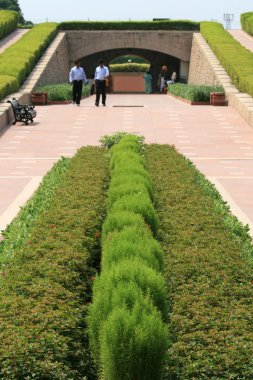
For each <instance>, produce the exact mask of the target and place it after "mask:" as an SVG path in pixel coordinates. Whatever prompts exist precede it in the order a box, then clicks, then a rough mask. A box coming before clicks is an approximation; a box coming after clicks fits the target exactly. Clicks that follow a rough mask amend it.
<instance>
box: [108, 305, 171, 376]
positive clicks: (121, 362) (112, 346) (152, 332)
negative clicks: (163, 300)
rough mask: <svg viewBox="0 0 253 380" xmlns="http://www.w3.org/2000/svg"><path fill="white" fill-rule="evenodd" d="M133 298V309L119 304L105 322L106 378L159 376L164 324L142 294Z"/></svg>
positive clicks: (165, 342)
mask: <svg viewBox="0 0 253 380" xmlns="http://www.w3.org/2000/svg"><path fill="white" fill-rule="evenodd" d="M136 301H137V302H136V303H135V305H134V308H133V310H132V311H130V310H129V309H127V308H124V307H118V309H115V310H114V311H113V312H112V314H110V316H109V318H108V319H107V321H106V322H105V325H104V329H103V334H102V337H101V341H102V361H103V363H105V365H104V373H105V378H106V379H112V380H113V379H115V380H116V379H121V380H130V379H143V380H150V379H152V380H159V379H160V378H161V377H160V376H161V367H162V363H163V360H164V356H165V351H166V348H167V339H166V334H167V331H166V327H165V326H164V324H163V323H162V321H161V316H160V314H159V313H158V312H157V310H155V309H154V308H153V307H150V306H149V305H148V303H147V302H145V301H144V300H142V299H141V298H140V299H137V300H136ZM143 363H145V365H143Z"/></svg>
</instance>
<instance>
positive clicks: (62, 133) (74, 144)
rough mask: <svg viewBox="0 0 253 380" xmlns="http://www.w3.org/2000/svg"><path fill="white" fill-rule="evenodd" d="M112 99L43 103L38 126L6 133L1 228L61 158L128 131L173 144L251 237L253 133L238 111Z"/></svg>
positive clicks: (0, 167) (145, 98) (0, 159)
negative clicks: (102, 102)
mask: <svg viewBox="0 0 253 380" xmlns="http://www.w3.org/2000/svg"><path fill="white" fill-rule="evenodd" d="M107 100H108V102H107V107H101V106H100V107H95V106H94V96H92V97H89V98H86V99H84V100H83V101H82V103H81V106H80V107H76V106H74V105H72V104H69V105H51V106H37V107H36V109H37V113H38V115H37V118H36V119H35V122H34V124H33V125H31V124H29V125H25V124H22V123H17V124H16V125H15V126H13V125H12V126H9V127H8V128H6V129H5V130H4V131H3V132H2V135H1V138H0V230H1V229H4V228H5V226H6V225H7V224H8V223H9V222H10V221H11V219H12V218H13V217H14V216H15V215H16V213H17V212H18V210H19V207H20V206H21V205H23V204H24V202H25V201H26V199H28V198H29V197H30V196H31V194H32V193H33V191H34V190H35V189H36V187H37V186H38V184H39V182H40V181H41V179H42V177H43V176H44V175H45V174H46V172H47V171H48V170H49V169H50V168H51V167H52V165H53V163H54V162H56V161H57V160H58V159H59V158H60V157H61V156H69V157H71V156H73V155H74V154H75V152H76V150H77V149H78V148H79V147H81V146H83V145H97V144H99V139H100V137H101V136H103V135H105V134H112V133H114V132H117V131H126V132H130V133H137V134H141V135H144V136H145V141H146V142H147V143H160V144H165V143H166V144H174V145H175V146H176V148H177V149H178V151H179V152H181V153H182V154H184V155H185V156H186V157H187V158H189V159H190V160H192V161H193V162H194V164H195V165H196V166H197V167H198V169H199V170H200V171H201V172H202V173H204V174H205V175H206V176H207V177H208V178H209V179H210V180H211V181H212V182H213V183H214V184H215V185H216V187H217V188H218V190H219V191H220V192H221V194H222V196H223V198H224V199H225V200H227V201H228V202H229V204H230V206H231V210H232V211H233V213H234V214H236V215H237V216H238V218H239V219H240V220H241V221H242V222H243V223H248V224H249V226H250V227H251V233H252V235H253V197H252V191H253V165H252V164H253V130H252V129H251V128H250V127H249V125H248V124H247V123H246V122H245V121H244V120H243V119H242V118H241V117H240V115H239V114H238V113H237V112H236V111H235V110H234V109H233V108H231V107H213V106H190V105H188V104H186V103H183V102H181V101H179V100H177V99H174V98H172V97H171V96H169V95H116V94H115V95H111V94H109V95H108V99H107ZM137 106H140V107H137ZM164 170H166V168H164Z"/></svg>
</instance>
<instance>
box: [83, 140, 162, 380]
mask: <svg viewBox="0 0 253 380" xmlns="http://www.w3.org/2000/svg"><path fill="white" fill-rule="evenodd" d="M142 149H143V146H142V144H141V143H140V142H139V138H138V137H137V136H132V135H126V136H124V137H122V138H121V140H120V142H119V143H118V144H115V145H113V147H112V148H111V150H110V154H111V159H110V169H111V176H112V180H111V183H110V187H109V191H108V206H109V210H108V215H107V218H106V220H105V222H104V224H103V233H102V271H101V273H100V275H99V276H97V277H96V278H95V280H94V288H93V303H92V304H91V305H90V307H89V315H88V326H89V336H90V343H91V347H92V351H93V355H94V358H95V360H96V362H97V365H98V366H99V367H100V368H101V373H102V376H103V378H106V379H110V380H116V379H117V380H118V379H121V380H129V379H139V380H148V379H150V378H152V380H158V379H160V375H161V363H162V362H163V359H164V355H165V351H166V348H167V345H168V343H167V331H166V326H165V324H164V320H165V318H166V315H167V301H166V296H165V294H166V290H165V282H164V279H163V276H162V275H161V273H160V271H162V269H163V253H162V251H161V249H160V247H159V244H158V243H157V242H156V241H155V240H154V238H153V236H152V233H151V229H150V227H151V228H153V230H154V231H155V230H156V229H157V225H158V221H157V217H156V215H155V212H154V208H153V205H152V202H151V198H150V196H149V191H150V187H151V186H150V183H149V186H148V187H146V186H145V184H146V183H147V182H148V178H149V176H148V174H147V173H146V170H145V167H144V162H143V157H142V156H141V154H142ZM136 171H137V172H138V171H139V174H138V177H139V182H138V183H137V184H136V186H132V185H133V180H132V181H131V176H132V175H133V176H135V175H136ZM126 173H127V174H126ZM145 173H146V174H145ZM117 177H120V181H121V182H120V183H121V185H120V186H118V183H119V182H117ZM128 178H129V179H130V181H129V182H128V181H127V179H128ZM142 179H143V181H142ZM124 180H125V181H124ZM124 186H125V188H124ZM151 192H152V190H151Z"/></svg>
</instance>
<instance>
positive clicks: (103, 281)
mask: <svg viewBox="0 0 253 380" xmlns="http://www.w3.org/2000/svg"><path fill="white" fill-rule="evenodd" d="M107 269H108V268H107ZM118 287H120V289H122V288H123V289H124V288H128V287H129V288H131V287H132V288H134V287H136V289H138V290H139V291H140V294H141V295H142V296H141V298H143V296H144V297H150V303H151V304H153V307H154V306H155V308H157V309H158V310H159V311H160V312H161V314H162V316H163V319H164V320H165V319H166V315H167V311H168V306H167V302H166V290H165V281H164V279H163V277H162V276H161V275H160V273H158V272H156V271H155V270H154V269H152V268H150V267H149V266H148V265H147V263H146V262H145V261H143V260H141V259H139V258H137V257H135V258H131V259H128V260H127V259H124V258H123V260H121V261H120V262H118V263H117V264H116V263H115V264H114V265H113V266H112V267H111V268H109V269H108V270H106V271H102V273H101V275H100V277H96V278H95V281H94V288H93V294H94V297H93V298H94V301H93V305H92V307H91V310H92V319H91V326H92V330H91V335H92V339H91V341H92V342H93V345H95V346H94V347H93V351H95V352H97V353H99V352H100V349H99V347H98V344H99V336H100V332H101V330H103V324H104V323H105V321H106V319H107V318H108V316H109V315H110V314H111V313H112V312H113V309H114V308H117V307H120V306H121V305H122V304H124V302H126V300H125V299H124V298H122V297H121V298H119V295H118ZM131 297H132V298H131V299H132V304H131V305H130V304H129V303H127V305H128V308H129V309H132V308H133V307H134V305H135V304H136V303H138V300H137V299H136V298H134V297H133V296H131ZM137 298H140V297H139V296H138V297H137ZM127 299H128V298H127ZM114 300H117V302H115V301H114ZM93 323H95V325H94V324H93Z"/></svg>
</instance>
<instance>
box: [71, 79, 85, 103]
mask: <svg viewBox="0 0 253 380" xmlns="http://www.w3.org/2000/svg"><path fill="white" fill-rule="evenodd" d="M82 89H83V81H82V80H74V81H73V102H75V103H76V104H80V100H81V96H82Z"/></svg>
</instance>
